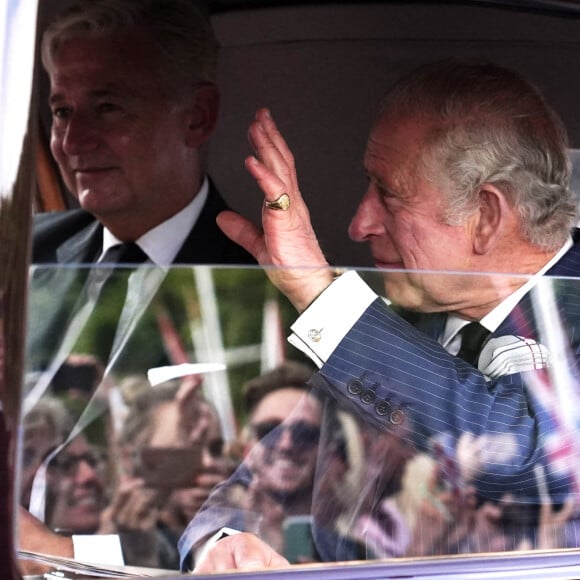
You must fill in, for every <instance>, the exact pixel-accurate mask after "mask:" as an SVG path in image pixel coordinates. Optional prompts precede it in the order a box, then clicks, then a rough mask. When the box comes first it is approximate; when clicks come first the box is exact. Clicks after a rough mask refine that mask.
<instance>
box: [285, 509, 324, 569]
mask: <svg viewBox="0 0 580 580" xmlns="http://www.w3.org/2000/svg"><path fill="white" fill-rule="evenodd" d="M282 529H283V532H284V557H285V558H286V559H287V560H288V561H289V562H290V563H291V564H300V563H305V562H315V561H316V560H317V558H316V552H315V549H314V540H313V539H312V516H307V515H305V516H288V517H287V518H286V519H285V520H284V522H283V524H282Z"/></svg>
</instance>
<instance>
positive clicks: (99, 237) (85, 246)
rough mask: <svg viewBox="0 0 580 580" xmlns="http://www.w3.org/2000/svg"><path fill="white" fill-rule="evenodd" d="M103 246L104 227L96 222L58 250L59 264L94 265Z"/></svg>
mask: <svg viewBox="0 0 580 580" xmlns="http://www.w3.org/2000/svg"><path fill="white" fill-rule="evenodd" d="M102 246H103V226H102V225H101V224H100V223H99V222H98V221H97V220H94V221H93V222H91V223H90V224H89V225H88V226H86V227H84V228H83V229H82V230H80V231H79V232H77V233H76V234H74V235H73V236H71V237H70V238H69V239H68V240H67V241H66V243H64V244H62V245H61V246H59V247H58V248H57V250H56V255H57V261H58V262H59V263H65V264H66V263H92V262H95V261H96V260H97V257H98V255H99V253H100V251H101V249H102Z"/></svg>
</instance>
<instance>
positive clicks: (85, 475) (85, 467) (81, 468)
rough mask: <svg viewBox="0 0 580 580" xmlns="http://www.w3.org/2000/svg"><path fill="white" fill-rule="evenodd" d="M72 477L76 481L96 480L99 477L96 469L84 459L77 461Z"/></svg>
mask: <svg viewBox="0 0 580 580" xmlns="http://www.w3.org/2000/svg"><path fill="white" fill-rule="evenodd" d="M74 479H75V481H76V482H77V483H85V482H88V481H96V480H98V479H99V476H98V475H97V471H96V469H95V467H94V466H92V465H91V464H90V463H89V462H88V461H87V460H86V459H80V460H79V462H78V463H77V466H76V470H75V474H74Z"/></svg>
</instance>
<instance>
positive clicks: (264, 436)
mask: <svg viewBox="0 0 580 580" xmlns="http://www.w3.org/2000/svg"><path fill="white" fill-rule="evenodd" d="M252 430H253V431H254V435H255V436H256V438H257V439H259V440H260V443H262V445H264V446H266V447H275V446H276V445H277V444H278V442H279V441H280V438H281V437H282V434H283V433H284V432H285V431H288V432H289V433H290V438H291V440H292V445H293V446H294V447H295V448H296V449H297V450H306V449H310V448H311V447H314V446H315V445H318V441H319V440H320V427H317V426H316V425H311V424H310V423H306V422H305V421H295V422H294V423H283V422H282V421H278V420H273V421H262V422H261V423H254V424H253V425H252Z"/></svg>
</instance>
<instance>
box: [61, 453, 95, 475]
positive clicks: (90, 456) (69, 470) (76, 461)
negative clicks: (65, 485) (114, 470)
mask: <svg viewBox="0 0 580 580" xmlns="http://www.w3.org/2000/svg"><path fill="white" fill-rule="evenodd" d="M103 461H104V457H103V456H102V455H101V454H99V453H97V452H96V451H87V452H85V453H81V454H80V455H73V454H71V453H66V452H64V453H59V454H58V455H57V456H56V457H55V458H54V459H53V460H52V461H51V462H50V467H51V468H52V469H57V470H58V471H60V472H61V473H63V474H64V475H74V474H75V473H76V470H77V468H78V466H79V465H80V464H81V463H83V462H84V463H86V464H87V465H89V466H90V467H91V468H92V469H97V468H98V467H100V466H101V465H102V463H103Z"/></svg>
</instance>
